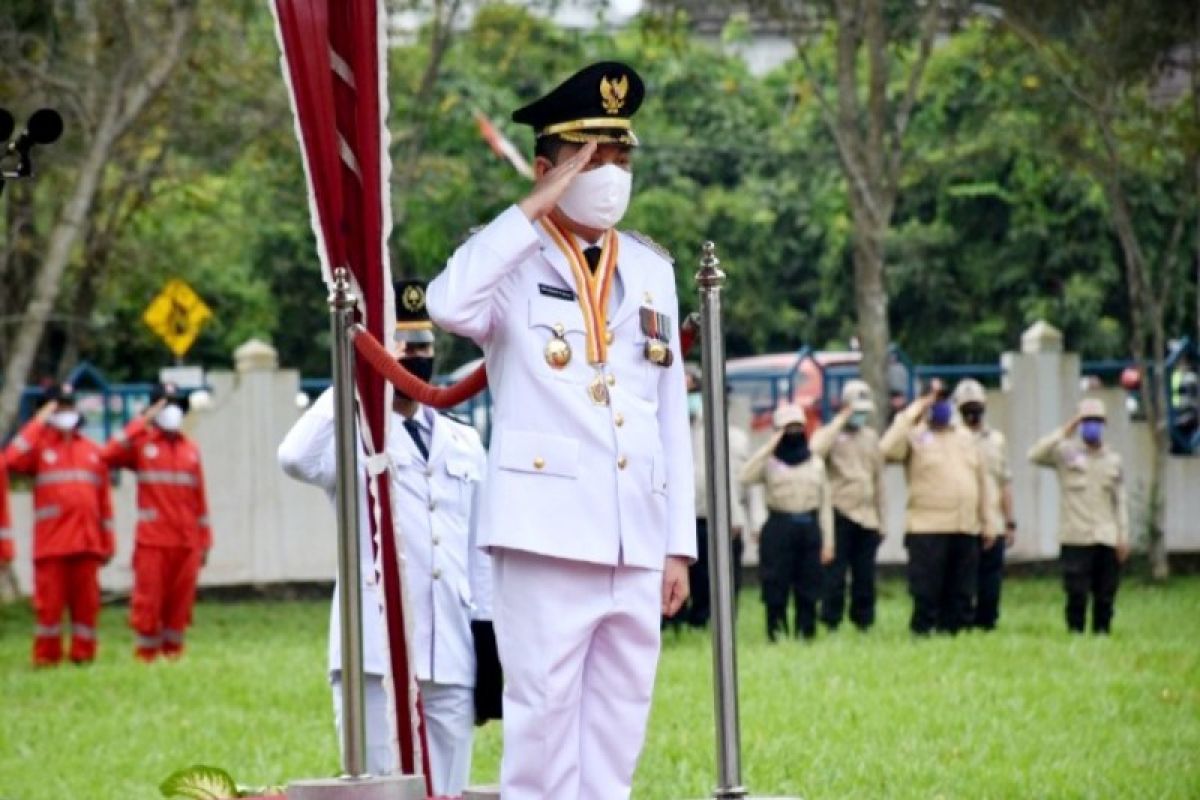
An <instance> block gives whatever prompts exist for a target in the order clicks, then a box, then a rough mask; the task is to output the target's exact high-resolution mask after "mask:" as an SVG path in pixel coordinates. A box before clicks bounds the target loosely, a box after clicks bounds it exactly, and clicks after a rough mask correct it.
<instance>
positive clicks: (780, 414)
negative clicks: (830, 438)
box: [773, 403, 808, 430]
mask: <svg viewBox="0 0 1200 800" xmlns="http://www.w3.org/2000/svg"><path fill="white" fill-rule="evenodd" d="M773 422H774V423H775V429H776V430H782V429H783V428H786V427H787V426H788V425H791V424H793V423H799V424H801V425H804V426H805V427H806V428H807V427H808V426H807V424H806V423H807V419H806V418H805V416H804V409H802V408H801V407H800V406H798V405H796V404H794V403H784V404H783V405H781V406H779V407H778V408H776V409H775V417H774V419H773Z"/></svg>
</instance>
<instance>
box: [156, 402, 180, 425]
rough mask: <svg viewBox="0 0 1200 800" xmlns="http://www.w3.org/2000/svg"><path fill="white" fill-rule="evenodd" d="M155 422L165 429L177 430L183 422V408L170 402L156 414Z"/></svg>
mask: <svg viewBox="0 0 1200 800" xmlns="http://www.w3.org/2000/svg"><path fill="white" fill-rule="evenodd" d="M154 424H155V425H157V426H158V427H160V428H162V429H163V430H164V431H171V432H174V431H177V430H179V426H180V425H182V424H183V409H182V408H180V407H179V406H177V405H175V404H174V403H168V404H167V405H165V406H163V407H162V408H161V409H159V412H158V413H157V414H155V415H154Z"/></svg>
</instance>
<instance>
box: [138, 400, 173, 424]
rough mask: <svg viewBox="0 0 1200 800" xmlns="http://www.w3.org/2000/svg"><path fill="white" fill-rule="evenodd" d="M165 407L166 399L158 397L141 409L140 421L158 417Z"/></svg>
mask: <svg viewBox="0 0 1200 800" xmlns="http://www.w3.org/2000/svg"><path fill="white" fill-rule="evenodd" d="M166 405H167V398H165V397H160V398H158V399H157V400H155V401H154V402H153V403H151V404H150V405H148V406H146V407H145V408H144V409H142V419H147V420H149V419H154V418H155V417H156V416H158V412H160V411H162V410H163V409H164V408H165V407H166Z"/></svg>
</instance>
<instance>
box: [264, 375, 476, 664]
mask: <svg viewBox="0 0 1200 800" xmlns="http://www.w3.org/2000/svg"><path fill="white" fill-rule="evenodd" d="M417 419H418V421H419V424H420V425H421V427H422V430H423V439H424V441H425V442H426V446H427V447H428V449H429V461H428V463H426V461H425V459H424V458H423V457H422V456H421V453H420V451H419V450H418V449H417V446H416V444H415V443H414V442H413V440H412V437H411V436H410V435H409V434H408V432H407V431H406V430H405V429H404V427H403V425H402V422H403V418H402V417H401V416H400V415H399V414H395V413H393V415H392V419H391V420H390V421H389V431H388V442H387V456H388V460H389V462H390V465H391V483H390V486H391V498H392V513H393V517H392V518H393V520H394V524H395V525H396V527H397V528H398V530H399V531H400V532H401V534H402V536H403V540H402V542H401V543H400V548H401V551H402V557H403V559H404V580H405V586H404V593H405V597H406V598H407V601H408V607H407V608H406V612H407V614H408V617H409V620H410V622H411V631H412V642H411V651H410V659H409V662H410V665H411V667H412V669H413V672H414V673H415V675H416V677H417V679H418V680H424V681H433V682H435V683H444V684H456V685H461V686H474V685H475V648H474V642H473V640H472V637H471V620H472V619H490V618H491V593H492V592H491V564H490V559H489V558H488V556H487V555H486V554H485V553H483V552H481V551H480V550H479V549H478V548H477V547H476V546H475V520H476V517H477V510H478V496H479V492H478V488H479V481H480V479H481V478H482V475H483V470H484V464H485V461H486V456H485V454H484V450H483V446H482V445H481V444H480V441H479V436H478V434H476V432H475V431H474V429H472V428H469V427H467V426H465V425H462V424H460V423H458V422H455V421H453V420H451V419H448V418H446V417H442V416H440V415H438V414H435V413H433V412H432V411H430V410H429V409H427V408H424V407H422V408H421V409H420V411H419V412H418V415H417ZM361 457H362V456H361V452H360V458H361ZM279 463H280V464H281V465H282V466H283V469H284V471H285V472H287V474H288V475H290V476H291V477H293V478H296V479H297V480H301V481H305V482H306V483H311V484H314V485H317V486H320V487H321V488H323V489H325V491H326V492H327V493H329V495H330V498H331V499H332V497H333V491H334V485H335V477H336V472H335V468H334V465H335V457H334V428H333V393H332V390H330V391H327V392H326V393H325V394H323V395H321V397H320V398H319V399H318V400H317V402H316V403H314V404H313V406H312V408H310V409H309V410H308V411H307V412H305V414H304V416H302V417H301V418H300V419H299V420H298V421H297V422H296V424H295V425H294V426H293V427H292V429H291V430H290V431H289V432H288V435H287V436H286V437H285V438H284V440H283V443H282V444H280V445H279ZM360 474H361V473H360ZM359 515H360V521H361V523H362V524H361V526H360V535H359V540H360V548H361V552H362V560H361V570H362V592H363V609H364V613H363V659H364V665H365V671H366V672H368V673H370V674H375V675H386V674H388V672H389V667H388V661H387V639H386V626H385V625H384V620H383V613H382V600H383V597H382V592H381V591H380V588H379V585H378V581H377V580H376V572H375V565H374V556H373V550H372V545H371V541H370V533H369V532H370V524H369V518H368V516H367V503H366V487H365V482H364V481H363V480H361V479H360V481H359ZM340 643H341V637H340V633H339V623H338V595H337V591H336V589H335V592H334V603H333V611H332V614H331V616H330V625H329V669H330V671H333V670H337V669H341V646H340Z"/></svg>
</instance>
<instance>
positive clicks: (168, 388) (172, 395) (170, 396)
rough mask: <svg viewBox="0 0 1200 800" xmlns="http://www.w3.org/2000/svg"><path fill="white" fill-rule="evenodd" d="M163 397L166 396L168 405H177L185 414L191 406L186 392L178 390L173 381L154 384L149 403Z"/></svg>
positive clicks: (153, 402)
mask: <svg viewBox="0 0 1200 800" xmlns="http://www.w3.org/2000/svg"><path fill="white" fill-rule="evenodd" d="M163 398H166V400H167V404H168V405H172V406H179V407H180V408H181V409H182V410H183V413H185V414H186V413H187V412H188V408H189V407H190V406H191V402H190V398H189V397H188V396H187V394H185V393H184V392H182V391H180V389H179V387H178V386H176V385H175V384H173V383H160V384H158V385H157V386H155V387H154V391H152V392H150V405H154V404H155V403H157V402H158V401H159V400H162V399H163Z"/></svg>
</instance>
